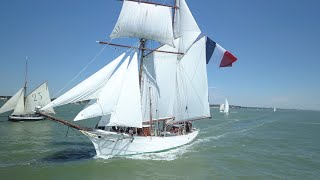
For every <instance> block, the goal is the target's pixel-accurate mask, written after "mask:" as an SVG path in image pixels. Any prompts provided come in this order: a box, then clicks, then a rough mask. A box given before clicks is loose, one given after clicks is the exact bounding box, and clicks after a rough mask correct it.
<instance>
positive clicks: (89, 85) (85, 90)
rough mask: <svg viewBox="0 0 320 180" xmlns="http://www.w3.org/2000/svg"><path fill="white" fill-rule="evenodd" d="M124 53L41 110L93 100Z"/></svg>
mask: <svg viewBox="0 0 320 180" xmlns="http://www.w3.org/2000/svg"><path fill="white" fill-rule="evenodd" d="M124 55H125V53H123V54H122V55H120V56H119V57H118V58H116V59H115V60H113V61H112V62H111V63H109V64H108V65H106V66H105V67H103V68H102V69H100V70H99V71H98V72H96V73H94V74H93V75H91V76H90V77H88V78H87V79H85V80H84V81H82V82H81V83H80V84H78V85H77V86H75V87H73V88H72V89H70V90H69V91H67V92H66V93H64V94H63V95H61V96H60V97H58V98H57V99H55V100H54V101H52V102H51V103H49V104H48V105H46V106H45V107H43V108H42V109H41V110H47V109H48V108H52V107H56V106H61V105H64V104H69V103H74V102H79V101H84V100H89V99H95V98H96V95H97V94H98V93H97V92H98V91H99V90H100V89H101V88H102V87H103V86H104V85H105V84H106V83H107V81H108V80H109V78H110V76H111V75H112V73H113V71H114V70H115V68H116V67H117V66H118V64H119V62H120V61H121V59H122V58H123V57H124Z"/></svg>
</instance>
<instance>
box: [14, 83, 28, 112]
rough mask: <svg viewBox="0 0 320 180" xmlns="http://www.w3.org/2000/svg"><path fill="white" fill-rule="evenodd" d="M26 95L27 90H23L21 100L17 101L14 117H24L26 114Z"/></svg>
mask: <svg viewBox="0 0 320 180" xmlns="http://www.w3.org/2000/svg"><path fill="white" fill-rule="evenodd" d="M24 95H25V89H24V88H23V91H22V93H21V94H20V96H19V99H18V101H17V104H16V107H15V108H14V111H13V113H12V115H24V114H25V109H24Z"/></svg>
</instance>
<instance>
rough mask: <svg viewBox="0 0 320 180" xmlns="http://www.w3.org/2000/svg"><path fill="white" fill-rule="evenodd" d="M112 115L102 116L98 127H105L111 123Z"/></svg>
mask: <svg viewBox="0 0 320 180" xmlns="http://www.w3.org/2000/svg"><path fill="white" fill-rule="evenodd" d="M110 117H111V114H108V115H104V116H101V118H100V121H99V122H98V127H105V126H107V125H108V123H109V122H110Z"/></svg>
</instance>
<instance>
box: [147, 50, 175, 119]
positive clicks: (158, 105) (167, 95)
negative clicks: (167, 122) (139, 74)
mask: <svg viewBox="0 0 320 180" xmlns="http://www.w3.org/2000/svg"><path fill="white" fill-rule="evenodd" d="M158 50H162V51H171V52H177V49H175V48H173V47H171V46H168V45H164V46H162V47H160V48H159V49H158ZM143 63H144V66H143V84H142V86H143V90H142V115H143V121H149V120H150V100H151V103H152V111H153V112H152V116H153V117H152V119H159V118H169V117H173V104H174V95H175V88H173V87H175V86H176V78H175V76H176V68H177V54H169V53H162V52H153V53H152V54H150V55H149V56H147V57H146V58H145V59H144V61H143ZM150 88H151V89H150ZM150 96H151V97H150Z"/></svg>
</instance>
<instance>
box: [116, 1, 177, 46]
mask: <svg viewBox="0 0 320 180" xmlns="http://www.w3.org/2000/svg"><path fill="white" fill-rule="evenodd" d="M171 10H172V9H171V7H165V6H159V5H154V4H147V3H144V2H134V1H124V2H123V6H122V10H121V13H120V16H119V18H118V21H117V23H116V25H115V27H114V29H113V31H112V33H111V35H110V37H111V38H121V37H137V38H143V39H149V40H155V41H158V42H160V43H164V44H168V45H171V46H173V39H174V38H173V29H172V14H171Z"/></svg>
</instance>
